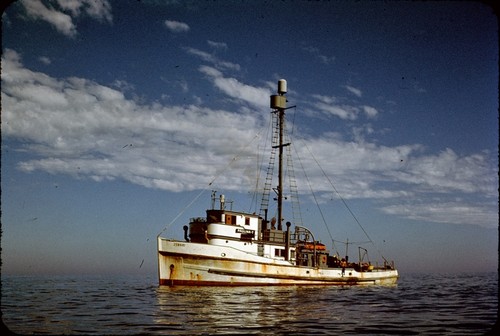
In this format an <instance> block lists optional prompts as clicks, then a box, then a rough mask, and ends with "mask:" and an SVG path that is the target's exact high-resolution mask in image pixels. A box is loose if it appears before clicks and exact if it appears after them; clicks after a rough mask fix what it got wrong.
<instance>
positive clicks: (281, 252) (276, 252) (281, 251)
mask: <svg viewBox="0 0 500 336" xmlns="http://www.w3.org/2000/svg"><path fill="white" fill-rule="evenodd" d="M274 256H275V257H284V256H285V250H284V249H274Z"/></svg>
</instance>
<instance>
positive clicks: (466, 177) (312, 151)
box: [2, 49, 498, 227]
mask: <svg viewBox="0 0 500 336" xmlns="http://www.w3.org/2000/svg"><path fill="white" fill-rule="evenodd" d="M191 51H192V50H191ZM191 51H189V50H188V52H191ZM193 54H197V55H198V56H200V55H201V56H200V57H202V58H204V56H203V54H200V53H196V52H195V53H193ZM206 61H207V62H209V63H211V62H216V63H217V62H218V61H217V60H215V61H214V59H210V58H207V59H206ZM2 69H3V71H2V136H3V137H4V148H5V146H11V147H10V148H9V150H17V151H22V152H24V153H25V159H23V160H22V161H20V162H19V163H18V169H20V170H21V171H24V172H27V173H30V172H35V171H44V172H48V173H52V174H66V175H71V176H74V177H75V178H82V179H92V180H95V181H103V180H116V179H122V180H125V181H128V182H130V183H134V184H138V185H141V186H144V187H147V188H158V189H163V190H167V191H173V192H180V191H186V190H195V189H203V188H206V187H207V186H208V183H209V182H211V181H212V180H213V179H214V177H218V179H217V184H218V186H220V187H221V188H224V189H225V190H235V191H245V190H248V191H250V190H252V189H254V188H255V178H256V173H255V167H256V163H255V160H256V159H257V157H259V155H261V153H259V151H260V150H258V149H257V148H258V147H259V146H258V143H257V141H262V142H263V143H264V142H265V139H264V138H265V137H264V135H263V132H262V130H263V129H265V128H266V125H268V120H267V119H266V116H269V111H270V109H269V104H268V103H269V95H270V94H272V93H273V92H270V90H269V89H268V88H267V87H268V86H267V84H266V85H265V86H263V87H258V86H253V85H250V84H246V83H244V82H242V81H241V80H238V79H236V78H232V77H229V76H228V75H226V74H225V73H224V72H223V71H224V70H227V71H233V70H234V69H228V68H227V67H226V68H222V69H221V68H219V69H218V68H215V67H213V66H208V65H202V66H200V67H199V69H198V70H199V72H200V76H202V77H203V76H204V77H205V79H206V80H207V81H208V82H209V83H210V84H211V85H212V86H213V87H215V88H217V89H218V90H219V91H220V92H221V94H222V95H224V96H226V97H227V98H228V99H230V100H233V101H234V102H235V103H238V104H240V105H241V104H246V105H247V106H248V108H250V109H253V110H256V111H258V112H259V113H246V114H242V113H241V112H238V111H236V112H234V111H227V110H220V109H212V108H209V107H199V106H194V105H188V106H176V105H162V104H159V103H152V104H144V103H140V102H137V101H134V100H132V99H127V98H126V97H125V95H124V94H123V93H122V92H121V91H119V89H117V88H111V87H109V86H105V85H102V84H99V83H97V82H95V81H91V80H88V79H85V78H77V77H69V78H62V79H59V78H54V77H51V76H48V75H46V74H44V73H41V72H35V71H31V70H30V69H27V68H26V67H25V66H24V65H23V63H22V60H21V56H20V55H19V54H18V53H17V52H16V51H14V50H9V49H7V50H5V51H4V55H3V58H2ZM128 89H129V90H130V89H133V88H128ZM309 104H310V105H316V106H317V108H319V109H322V111H324V113H330V114H332V115H336V116H338V117H340V118H344V119H349V120H354V119H356V117H357V116H358V115H359V113H365V114H366V115H367V117H375V116H376V115H377V113H378V112H377V110H376V109H375V108H372V107H368V106H354V105H350V106H342V105H338V106H336V105H335V104H336V101H335V99H334V98H332V97H327V96H321V95H313V96H312V100H311V101H310V102H309ZM9 140H16V145H13V144H12V142H10V141H9ZM18 144H20V145H18ZM294 148H295V150H296V151H297V152H298V154H299V156H300V158H301V163H302V165H304V166H305V167H309V168H310V171H309V170H308V172H307V175H308V180H309V183H311V185H312V187H313V188H314V189H315V190H316V191H317V192H319V193H320V195H321V197H322V198H323V199H324V200H328V199H331V198H332V188H331V186H330V185H329V183H326V182H325V177H324V174H323V171H324V172H325V173H326V175H327V176H329V177H330V178H331V180H332V181H334V183H335V186H336V189H338V190H339V192H340V193H341V195H342V196H343V197H344V198H345V199H370V200H373V201H374V202H375V203H376V204H378V206H379V209H380V210H381V211H383V212H385V213H387V214H391V215H397V216H401V217H406V218H410V219H416V220H426V221H431V222H445V223H458V224H477V225H483V226H487V227H494V226H496V225H497V222H498V205H497V203H496V199H497V196H498V194H497V187H498V179H497V172H496V168H495V167H494V165H493V163H492V162H491V159H490V153H487V152H479V153H475V154H473V155H468V156H460V155H459V154H457V153H456V152H455V151H454V150H453V149H450V148H444V149H443V150H442V151H441V152H439V153H434V154H432V153H426V152H425V148H423V146H421V145H419V144H406V145H399V146H394V147H388V146H382V145H378V144H375V143H370V142H367V141H361V140H360V141H345V140H343V139H341V138H339V137H338V136H333V135H332V134H317V135H306V136H304V137H302V138H301V139H300V140H297V141H295V142H294ZM266 153H267V149H266ZM235 158H237V159H235ZM316 161H317V162H320V163H321V168H320V167H318V166H317V165H316ZM230 162H232V163H233V164H232V167H231V169H230V170H228V171H225V174H224V176H222V175H221V172H222V170H224V169H225V167H227V165H228V163H230ZM295 166H296V169H297V167H299V165H298V164H296V165H295ZM296 175H297V178H298V185H299V190H300V191H302V192H304V193H307V192H308V190H309V189H310V188H309V187H308V185H307V183H306V180H305V179H304V178H303V177H300V174H299V173H297V174H296ZM394 204H397V205H394Z"/></svg>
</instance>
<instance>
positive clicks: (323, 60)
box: [302, 46, 335, 64]
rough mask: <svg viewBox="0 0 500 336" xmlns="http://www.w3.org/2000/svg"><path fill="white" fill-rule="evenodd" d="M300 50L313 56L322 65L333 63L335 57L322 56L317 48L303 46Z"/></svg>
mask: <svg viewBox="0 0 500 336" xmlns="http://www.w3.org/2000/svg"><path fill="white" fill-rule="evenodd" d="M302 50H305V51H307V52H308V53H310V54H312V55H314V56H315V57H316V58H317V59H319V61H320V62H321V63H323V64H331V63H333V62H335V56H327V55H324V54H322V53H321V51H320V50H319V48H316V47H313V46H305V47H302Z"/></svg>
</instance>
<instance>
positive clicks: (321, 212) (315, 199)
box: [292, 144, 336, 250]
mask: <svg viewBox="0 0 500 336" xmlns="http://www.w3.org/2000/svg"><path fill="white" fill-rule="evenodd" d="M292 146H293V149H294V151H295V154H296V155H297V159H298V160H299V163H300V167H301V168H302V171H303V172H304V176H305V178H306V180H307V184H308V185H309V189H310V191H311V194H312V196H313V198H314V202H315V203H316V206H317V207H318V210H319V213H320V215H321V218H322V219H323V223H324V224H325V227H326V230H327V231H328V235H329V236H330V239H331V240H332V244H334V246H333V248H334V249H335V250H336V248H335V243H334V240H333V236H332V233H331V232H330V228H329V227H328V224H327V223H326V219H325V216H324V215H323V211H322V210H321V207H320V206H319V203H318V200H317V198H316V194H315V193H314V190H313V188H312V185H311V181H310V180H309V177H308V176H307V174H306V170H305V168H304V165H303V164H302V160H301V159H300V156H299V153H298V152H297V148H296V147H295V146H294V145H293V144H292Z"/></svg>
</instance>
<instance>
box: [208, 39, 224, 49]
mask: <svg viewBox="0 0 500 336" xmlns="http://www.w3.org/2000/svg"><path fill="white" fill-rule="evenodd" d="M207 43H208V45H209V46H211V47H212V48H214V49H224V50H225V49H227V44H226V43H224V42H215V41H210V40H207Z"/></svg>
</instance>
